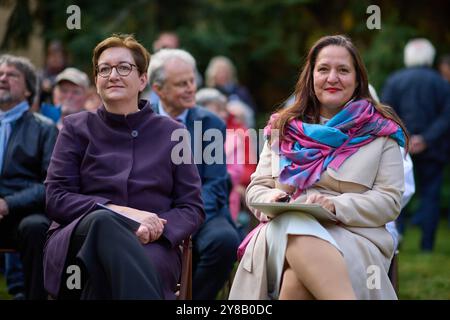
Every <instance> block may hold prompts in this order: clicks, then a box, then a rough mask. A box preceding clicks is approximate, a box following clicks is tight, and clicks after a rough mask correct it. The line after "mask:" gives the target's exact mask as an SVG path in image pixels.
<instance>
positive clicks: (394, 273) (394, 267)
mask: <svg viewBox="0 0 450 320" xmlns="http://www.w3.org/2000/svg"><path fill="white" fill-rule="evenodd" d="M398 253H399V251H398V250H397V251H395V253H394V256H393V257H392V261H391V266H390V267H389V272H388V275H389V279H390V280H391V283H392V286H393V287H394V290H395V293H396V294H397V296H398V290H399V277H398Z"/></svg>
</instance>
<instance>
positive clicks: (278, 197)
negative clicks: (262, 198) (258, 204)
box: [269, 192, 290, 202]
mask: <svg viewBox="0 0 450 320" xmlns="http://www.w3.org/2000/svg"><path fill="white" fill-rule="evenodd" d="M269 201H270V202H289V201H290V196H289V194H287V193H286V192H280V193H277V194H275V195H274V196H272V198H271V199H270V200H269Z"/></svg>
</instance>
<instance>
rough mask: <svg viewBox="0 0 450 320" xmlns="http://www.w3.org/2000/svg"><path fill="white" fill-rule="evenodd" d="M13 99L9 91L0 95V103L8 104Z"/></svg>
mask: <svg viewBox="0 0 450 320" xmlns="http://www.w3.org/2000/svg"><path fill="white" fill-rule="evenodd" d="M13 100H14V99H13V96H12V95H11V93H9V92H6V93H5V94H3V95H0V105H3V104H7V103H8V104H9V103H11V102H12V101H13Z"/></svg>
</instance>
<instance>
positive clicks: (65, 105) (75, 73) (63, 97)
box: [41, 68, 89, 129]
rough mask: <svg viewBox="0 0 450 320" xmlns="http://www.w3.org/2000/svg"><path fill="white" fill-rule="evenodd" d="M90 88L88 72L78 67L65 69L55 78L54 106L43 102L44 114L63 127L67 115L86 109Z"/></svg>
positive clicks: (59, 126) (59, 127)
mask: <svg viewBox="0 0 450 320" xmlns="http://www.w3.org/2000/svg"><path fill="white" fill-rule="evenodd" d="M88 88H89V78H88V76H87V75H86V73H84V72H82V71H80V70H78V69H76V68H66V69H64V70H63V71H62V72H61V73H60V74H58V76H57V77H56V79H55V87H54V88H53V104H54V106H49V105H47V104H43V105H42V106H41V112H42V114H44V115H45V116H47V117H49V118H51V119H52V120H53V121H55V122H56V124H57V126H58V129H61V127H62V119H63V118H64V117H65V116H67V115H69V114H72V113H77V112H80V111H82V110H84V103H85V102H86V98H87V92H88Z"/></svg>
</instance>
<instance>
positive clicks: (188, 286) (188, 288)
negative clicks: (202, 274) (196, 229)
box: [177, 237, 192, 300]
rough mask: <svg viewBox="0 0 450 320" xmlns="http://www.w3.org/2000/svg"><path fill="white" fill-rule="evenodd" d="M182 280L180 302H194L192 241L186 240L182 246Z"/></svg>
mask: <svg viewBox="0 0 450 320" xmlns="http://www.w3.org/2000/svg"><path fill="white" fill-rule="evenodd" d="M182 250H183V256H182V258H181V279H180V286H179V287H180V289H179V294H178V297H177V299H178V300H192V239H191V237H189V238H187V239H184V240H183V244H182Z"/></svg>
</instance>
